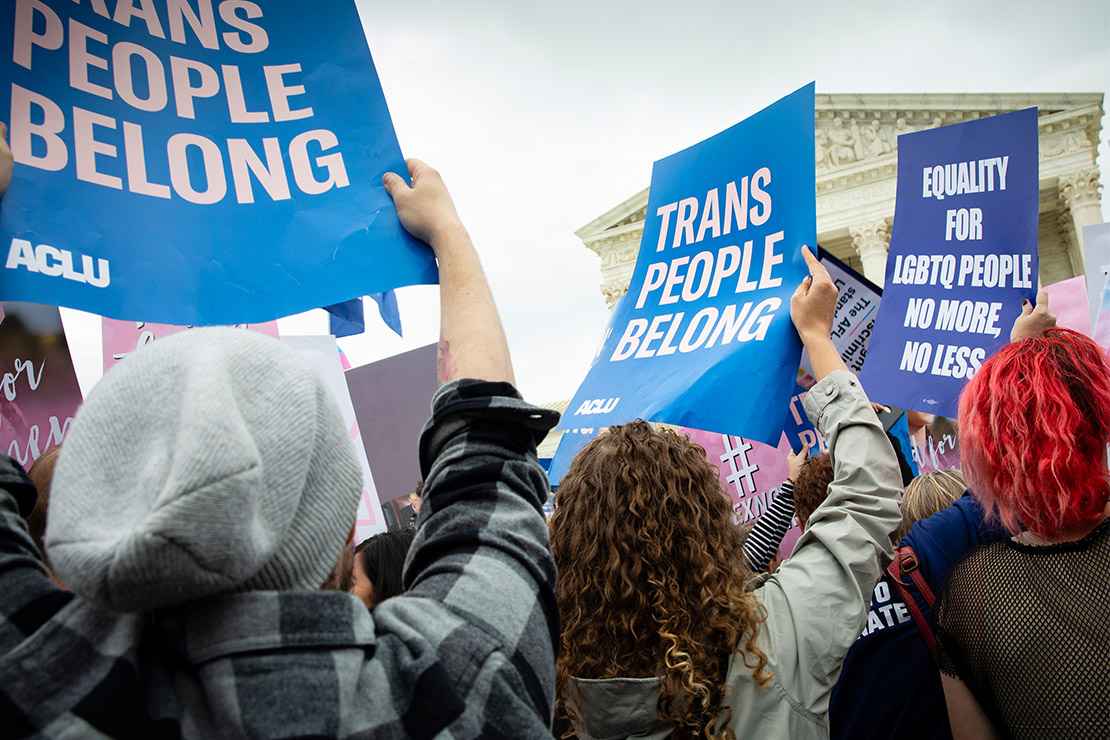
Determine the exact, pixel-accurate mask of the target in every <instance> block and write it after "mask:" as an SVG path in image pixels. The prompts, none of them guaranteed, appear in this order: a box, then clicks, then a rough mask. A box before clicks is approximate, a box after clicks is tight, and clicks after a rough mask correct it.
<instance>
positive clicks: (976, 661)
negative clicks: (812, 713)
mask: <svg viewBox="0 0 1110 740" xmlns="http://www.w3.org/2000/svg"><path fill="white" fill-rule="evenodd" d="M1037 304H1038V305H1037V307H1036V309H1033V307H1032V306H1029V305H1028V303H1027V304H1026V306H1025V309H1024V310H1023V315H1022V316H1021V317H1020V318H1019V319H1018V321H1017V323H1016V324H1015V327H1014V333H1013V336H1012V339H1013V340H1014V341H1012V342H1011V343H1010V344H1009V345H1007V346H1006V347H1005V348H1003V349H1002V351H1000V352H999V353H998V354H996V355H995V356H994V357H992V358H990V359H989V360H987V362H985V363H983V366H982V367H981V368H980V370H979V372H978V373H976V375H975V377H974V378H973V379H972V380H971V382H970V383H968V385H967V387H966V388H965V389H964V392H963V395H962V397H961V399H960V447H961V458H962V459H961V462H962V466H963V472H964V475H965V477H966V478H967V480H968V484H969V487H970V488H971V490H972V492H973V493H974V494H975V495H976V496H977V497H978V498H979V500H980V501H981V502H982V503H983V506H984V508H985V509H986V510H987V512H988V513H989V514H992V515H994V516H996V517H997V518H998V519H1000V520H1001V522H1002V523H1003V524H1004V525H1005V526H1006V527H1007V529H1008V530H1009V531H1010V532H1011V533H1012V534H1013V537H1011V538H1009V539H1005V540H1002V541H1000V542H995V543H993V544H990V545H987V546H985V547H982V548H980V549H978V550H976V551H975V552H973V553H972V554H971V555H969V556H968V557H967V558H966V559H965V560H964V561H963V562H961V563H960V564H959V565H958V566H957V567H956V569H955V570H954V571H953V574H952V578H951V580H950V581H949V582H948V587H947V590H946V592H945V594H944V596H943V598H942V600H941V603H940V606H939V610H938V624H939V628H940V637H941V645H942V649H941V651H940V652H941V655H940V666H941V670H942V673H943V682H944V686H945V693H946V696H947V699H948V705H949V714H950V717H951V719H952V731H953V736H954V737H956V738H961V737H975V738H982V737H990V736H991V735H992V734H993V733H995V732H998V734H1004V735H1005V736H1008V737H1013V738H1063V737H1067V738H1107V737H1110V715H1107V713H1106V711H1105V710H1106V707H1107V706H1110V671H1107V669H1106V656H1107V654H1108V653H1110V612H1108V611H1107V609H1106V605H1107V604H1110V578H1107V572H1108V570H1110V519H1108V517H1110V503H1108V502H1110V475H1108V472H1107V443H1110V366H1108V364H1107V358H1106V355H1105V354H1104V352H1103V351H1102V349H1101V348H1100V347H1099V346H1098V345H1097V344H1095V343H1094V342H1093V341H1091V340H1090V339H1088V338H1087V337H1085V336H1083V335H1082V334H1079V333H1077V332H1074V331H1071V330H1069V329H1062V328H1055V327H1054V325H1055V320H1054V318H1053V317H1052V315H1051V314H1049V313H1048V309H1047V295H1046V294H1045V292H1044V291H1043V290H1042V292H1041V294H1040V295H1039V296H1038V300H1037ZM992 726H993V727H992Z"/></svg>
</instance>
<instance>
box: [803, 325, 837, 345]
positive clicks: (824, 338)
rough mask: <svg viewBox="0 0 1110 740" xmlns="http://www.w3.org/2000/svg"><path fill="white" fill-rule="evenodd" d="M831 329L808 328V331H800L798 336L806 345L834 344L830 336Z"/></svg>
mask: <svg viewBox="0 0 1110 740" xmlns="http://www.w3.org/2000/svg"><path fill="white" fill-rule="evenodd" d="M829 331H830V330H829V329H807V330H806V331H800V332H798V336H799V337H801V339H802V344H803V345H805V346H806V347H810V346H814V347H816V346H823V345H825V344H826V343H827V344H832V337H830V336H829Z"/></svg>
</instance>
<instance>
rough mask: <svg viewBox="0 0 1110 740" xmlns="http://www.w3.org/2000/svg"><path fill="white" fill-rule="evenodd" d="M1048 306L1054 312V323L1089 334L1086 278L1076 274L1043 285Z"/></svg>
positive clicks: (1089, 312)
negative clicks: (1046, 294) (1046, 293)
mask: <svg viewBox="0 0 1110 740" xmlns="http://www.w3.org/2000/svg"><path fill="white" fill-rule="evenodd" d="M1044 289H1045V290H1046V291H1047V292H1048V308H1049V310H1050V311H1052V313H1054V314H1056V325H1057V326H1063V327H1066V328H1068V329H1074V330H1075V331H1077V332H1079V333H1080V334H1085V335H1087V336H1088V337H1089V336H1091V311H1090V303H1089V301H1088V300H1087V278H1086V277H1085V276H1083V275H1078V276H1076V277H1073V278H1069V279H1067V280H1061V281H1060V282H1058V283H1053V284H1052V285H1046V286H1044Z"/></svg>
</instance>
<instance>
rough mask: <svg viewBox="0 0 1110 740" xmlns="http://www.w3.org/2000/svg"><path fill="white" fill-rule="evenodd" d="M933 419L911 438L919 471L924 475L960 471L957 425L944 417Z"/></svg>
mask: <svg viewBox="0 0 1110 740" xmlns="http://www.w3.org/2000/svg"><path fill="white" fill-rule="evenodd" d="M931 419H932V420H931V421H930V422H929V423H928V424H926V425H925V426H923V427H921V428H920V429H918V430H917V431H916V432H914V433H913V435H912V436H911V437H910V439H911V441H912V442H913V457H914V462H916V463H917V468H918V471H919V472H920V473H921V474H922V475H924V474H926V473H935V472H937V471H938V470H959V469H960V435H959V431H958V429H957V428H956V424H955V423H954V422H953V421H952V420H951V419H947V418H945V417H943V416H935V417H931Z"/></svg>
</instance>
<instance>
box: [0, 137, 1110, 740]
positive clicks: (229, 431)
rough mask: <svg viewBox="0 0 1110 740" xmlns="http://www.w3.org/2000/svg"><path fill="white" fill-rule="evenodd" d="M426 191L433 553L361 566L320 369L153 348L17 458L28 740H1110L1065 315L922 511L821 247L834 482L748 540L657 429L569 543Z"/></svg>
mask: <svg viewBox="0 0 1110 740" xmlns="http://www.w3.org/2000/svg"><path fill="white" fill-rule="evenodd" d="M6 150H7V147H6V146H0V154H4V155H5V157H4V158H0V163H3V164H4V165H5V166H4V169H6V170H7V172H0V191H2V190H3V189H5V188H6V187H7V182H8V179H9V178H8V175H9V174H10V168H11V159H10V155H8V154H7V151H6ZM409 169H410V172H409V173H408V174H409V177H402V176H401V175H399V174H388V175H386V177H385V181H384V184H385V187H386V189H387V190H388V191H389V193H390V194H391V195H392V197H393V199H394V202H395V204H396V207H397V212H398V214H399V217H400V219H401V222H402V223H403V224H404V226H405V228H406V229H408V231H409V232H411V233H412V234H413V236H415V237H416V238H418V239H420V240H422V241H423V242H424V243H426V244H427V245H428V246H429V248H431V249H432V250H433V252H434V253H435V256H436V258H437V260H438V262H439V266H440V275H441V287H440V294H441V333H442V339H441V344H440V350H439V379H440V381H441V383H442V385H441V387H440V388H439V390H438V392H437V393H436V395H435V398H434V401H433V405H432V410H431V418H430V419H429V421H428V423H427V426H426V427H425V429H424V431H423V434H422V436H421V438H420V440H419V459H420V465H421V469H422V474H423V483H422V491H421V494H420V495H417V496H416V497H415V498H414V499H413V500H411V502H410V508H411V511H410V512H409V515H410V517H411V518H412V519H413V529H411V530H408V529H407V528H406V531H400V532H391V533H386V534H383V535H379V536H377V537H374V538H371V539H370V540H367V541H366V542H363V543H355V542H354V541H353V525H354V521H355V516H356V509H357V505H358V500H359V496H360V492H361V489H362V482H361V478H360V472H359V465H358V463H357V462H356V459H355V457H354V452H353V450H352V448H351V445H350V444H349V442H348V439H347V435H346V430H345V428H344V424H343V422H342V421H341V418H340V415H339V413H338V411H337V409H336V407H335V404H334V402H333V401H332V399H331V398H330V397H329V395H328V390H327V389H326V388H325V387H324V386H323V385H322V383H321V381H320V380H319V379H318V378H317V377H316V376H315V374H314V373H313V372H312V371H311V370H310V369H308V368H306V367H305V366H304V365H303V364H302V363H301V361H300V360H299V359H298V358H297V356H296V355H295V354H294V353H293V351H292V350H290V349H288V348H286V347H285V346H283V345H282V344H281V343H279V342H277V341H275V340H273V339H270V338H268V337H264V336H261V335H258V334H253V333H249V332H244V331H237V330H232V329H215V328H214V329H199V330H194V331H190V332H184V333H181V334H178V335H176V336H172V337H169V338H167V339H164V340H161V341H159V342H157V343H155V344H153V345H151V346H149V347H147V348H145V349H144V350H143V351H142V352H139V353H136V354H134V355H133V356H131V357H129V358H127V360H125V361H124V362H121V363H119V364H118V365H117V366H116V367H114V368H113V369H112V370H110V371H109V372H108V373H107V374H106V375H105V376H104V378H103V380H101V381H100V383H99V384H98V385H97V386H96V387H95V388H94V389H93V391H92V392H91V393H90V394H89V396H88V398H87V399H86V401H85V403H84V405H83V406H82V408H81V410H80V411H79V413H78V414H77V417H76V419H75V421H74V423H73V425H72V428H71V429H70V431H69V433H68V436H67V437H66V440H65V443H64V445H63V446H62V447H61V449H60V451H59V452H57V453H54V454H50V455H49V456H48V457H45V458H43V459H42V460H40V461H39V462H38V463H37V464H36V466H35V468H34V469H33V470H32V471H31V475H30V477H29V476H28V475H27V474H26V473H25V472H24V471H23V470H22V469H21V468H20V466H19V465H18V464H17V463H15V462H14V461H13V460H11V459H10V458H7V457H0V592H2V593H3V594H4V596H3V598H2V599H0V734H2V735H3V736H5V737H44V738H63V737H65V738H70V737H98V736H102V737H201V738H214V737H269V738H294V737H296V738H306V737H314V738H316V737H344V738H348V737H379V736H380V737H433V736H441V737H458V738H463V737H503V738H535V737H549V736H552V734H555V735H558V736H562V737H578V738H582V739H583V740H587V739H590V738H597V739H599V740H600V739H602V738H605V739H613V738H664V737H674V738H693V737H710V738H741V737H767V738H772V737H782V738H822V737H828V736H833V737H842V738H889V737H897V738H916V737H921V738H926V737H928V738H936V737H949V736H951V737H957V738H981V737H996V736H997V737H1014V738H1042V737H1043V738H1106V737H1110V718H1107V716H1106V713H1105V707H1106V706H1107V705H1108V700H1110V671H1107V669H1106V668H1105V656H1106V655H1107V653H1108V652H1110V629H1108V628H1110V617H1108V616H1107V610H1106V608H1105V606H1106V604H1108V603H1110V585H1108V581H1107V579H1106V578H1105V577H1104V573H1105V572H1104V571H1100V570H1099V568H1101V567H1102V565H1103V564H1106V563H1108V562H1110V524H1107V521H1108V520H1110V488H1108V474H1107V443H1108V442H1110V369H1108V366H1107V360H1106V357H1105V355H1104V354H1103V352H1102V350H1101V349H1100V348H1099V347H1098V346H1097V345H1095V344H1094V343H1093V342H1092V341H1091V340H1090V339H1088V338H1086V337H1084V336H1082V335H1080V334H1078V333H1076V332H1072V331H1069V330H1066V329H1059V328H1055V327H1054V320H1053V318H1052V315H1051V313H1050V312H1049V311H1048V307H1047V305H1046V304H1047V302H1046V300H1045V298H1044V297H1043V296H1041V297H1040V298H1039V299H1038V303H1037V305H1036V306H1033V305H1026V306H1025V307H1024V310H1023V313H1022V315H1021V317H1020V318H1019V319H1018V321H1017V323H1016V324H1015V326H1014V328H1013V334H1012V342H1011V343H1010V344H1009V345H1008V346H1007V347H1006V348H1005V349H1004V350H1002V351H1001V352H1000V353H999V354H997V355H996V356H995V357H993V358H991V359H989V360H988V361H986V362H985V363H984V364H983V366H982V368H981V370H980V371H979V372H978V373H977V374H976V376H975V377H974V379H973V380H972V381H971V382H970V383H969V385H968V386H967V388H966V390H965V391H964V394H963V396H962V400H961V404H960V415H959V420H958V425H959V432H960V436H961V445H962V455H963V475H966V478H967V480H966V483H965V480H964V478H963V477H962V476H961V474H960V473H959V472H941V473H933V474H930V475H925V476H920V477H918V478H915V479H913V480H909V481H907V480H906V475H905V469H906V468H905V465H904V461H900V460H899V457H898V455H897V454H896V452H895V449H894V448H893V447H892V445H891V442H890V440H889V438H888V436H887V433H886V431H885V430H884V428H883V425H882V424H881V423H880V421H879V418H878V416H877V415H876V411H875V409H874V408H873V404H872V402H871V400H870V399H869V398H868V396H867V394H866V392H865V389H864V388H862V387H861V385H860V382H859V380H858V379H857V378H856V377H855V376H854V375H853V374H852V373H851V372H849V371H848V370H847V368H846V367H845V365H844V363H843V362H842V360H841V358H840V356H839V354H838V352H837V350H836V349H835V347H834V346H833V343H832V341H831V340H830V329H831V325H832V319H833V314H834V310H835V306H836V302H837V289H836V287H835V285H834V283H833V281H832V280H831V279H830V277H829V275H828V273H827V271H826V270H825V269H824V267H823V266H822V265H821V263H820V262H818V261H817V260H816V259H815V258H814V256H813V255H812V254H811V253H810V251H809V250H808V249H803V253H804V256H805V259H806V262H807V264H808V266H809V270H810V276H809V277H807V278H806V280H805V281H804V282H803V283H802V284H801V285H800V286H798V288H797V290H796V292H795V293H794V296H793V299H792V301H791V306H790V313H791V318H792V320H793V322H794V325H795V327H796V329H797V331H798V334H799V336H800V337H801V340H802V343H803V345H804V347H805V349H806V351H807V353H808V356H809V358H810V361H811V363H812V367H813V372H814V376H815V378H816V380H817V383H816V385H815V386H814V387H813V388H812V389H811V390H810V391H809V392H808V394H807V395H806V397H805V402H804V403H805V408H806V412H807V414H808V415H809V418H810V419H811V420H812V421H813V423H814V424H815V426H816V427H817V429H818V430H819V432H820V433H821V434H822V435H823V437H824V439H825V440H827V442H828V453H827V454H824V455H820V456H816V457H814V458H813V459H811V460H807V459H805V455H804V454H798V455H794V456H792V458H791V460H790V475H789V478H790V480H789V481H788V482H787V483H785V484H784V485H783V487H782V488H781V489H780V492H779V495H778V496H777V497H776V505H775V507H773V508H772V510H771V511H769V512H768V513H767V514H766V515H765V516H764V517H762V518H761V519H760V520H759V522H758V523H757V525H756V527H755V528H754V529H752V530H751V531H750V532H749V531H745V530H743V529H741V528H740V527H738V526H736V525H735V523H734V522H733V517H732V514H733V512H732V508H731V504H730V502H729V500H728V498H727V496H726V495H725V494H724V492H723V491H722V488H721V485H720V481H719V477H718V472H717V470H716V469H715V468H714V467H712V466H711V464H710V463H709V462H708V460H707V459H706V456H705V453H704V451H703V450H702V449H701V448H700V447H698V446H697V445H695V444H693V443H692V442H690V441H689V439H687V438H686V437H685V436H683V435H682V434H679V433H677V432H675V431H672V430H669V429H663V428H658V427H656V426H653V425H650V424H647V423H644V422H642V421H636V422H632V423H629V424H624V425H621V426H616V427H612V428H610V429H609V430H608V431H607V432H606V433H604V434H602V435H600V436H599V437H598V438H597V439H595V440H594V441H592V442H591V443H590V444H589V445H588V446H587V447H586V448H585V449H584V450H583V451H582V452H581V453H580V454H579V455H578V456H577V457H576V459H575V460H574V462H573V464H572V466H571V468H570V470H569V471H568V472H567V474H566V475H565V477H564V478H563V479H562V481H561V484H560V487H559V490H558V493H557V497H556V506H555V511H554V514H553V516H552V517H551V520H550V522H547V521H545V518H544V516H543V513H542V510H543V506H544V504H545V503H546V502H547V500H548V495H549V486H548V481H547V477H546V474H545V472H544V470H543V469H542V467H541V466H540V464H539V461H538V459H537V456H536V447H537V445H538V443H539V442H540V441H541V440H542V439H543V438H544V436H545V435H546V434H547V432H548V431H549V430H550V429H551V428H552V427H553V426H554V424H555V423H556V421H557V416H556V414H555V413H554V412H552V411H549V410H546V409H543V408H540V407H537V406H533V405H530V404H528V403H526V402H525V401H524V400H523V399H522V398H521V396H520V394H519V393H518V392H517V390H516V389H515V387H514V375H513V368H512V363H511V360H510V356H509V351H508V347H507V344H506V341H505V335H504V332H503V330H502V326H501V322H500V319H499V317H498V313H497V309H496V307H495V305H494V302H493V299H492V295H491V293H490V290H489V287H488V284H487V281H486V279H485V276H484V274H483V271H482V267H481V263H480V261H479V258H478V253H477V251H476V250H475V247H474V245H473V244H472V242H471V240H470V237H469V236H468V234H467V231H466V229H465V228H464V227H463V225H462V223H461V221H460V220H459V217H458V215H457V213H456V211H455V208H454V205H453V203H452V200H451V197H450V195H449V194H448V192H447V189H446V188H445V186H444V184H443V181H442V179H441V178H440V176H439V175H438V174H437V173H436V172H435V171H434V170H433V169H431V168H430V167H428V166H427V165H425V164H423V163H421V162H418V161H411V162H410V163H409ZM795 518H796V519H797V520H798V522H799V523H800V524H801V526H802V528H803V530H804V531H803V534H802V535H801V537H800V539H799V540H798V542H797V544H796V546H795V547H794V549H793V552H792V553H791V554H790V556H789V557H787V558H786V559H784V560H782V561H781V562H778V561H777V558H776V557H775V552H776V551H777V549H778V543H779V541H780V540H781V539H782V537H783V535H784V533H785V532H786V530H787V528H788V527H789V526H790V523H791V522H792V520H794V519H795Z"/></svg>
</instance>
